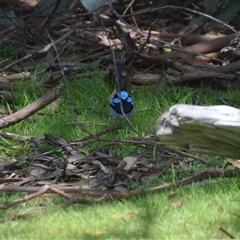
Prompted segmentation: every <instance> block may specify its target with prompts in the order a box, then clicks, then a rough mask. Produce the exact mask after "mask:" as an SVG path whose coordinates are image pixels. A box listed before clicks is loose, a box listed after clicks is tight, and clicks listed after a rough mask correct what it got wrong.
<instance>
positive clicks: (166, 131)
mask: <svg viewBox="0 0 240 240" xmlns="http://www.w3.org/2000/svg"><path fill="white" fill-rule="evenodd" d="M156 135H157V137H158V138H159V139H160V141H162V142H166V143H170V144H173V145H176V146H179V147H183V148H186V149H189V150H190V151H194V152H198V153H204V154H210V155H216V156H225V157H231V158H239V157H240V110H239V109H236V108H233V107H230V106H225V105H218V106H195V105H185V104H179V105H174V106H172V107H171V108H170V109H169V110H168V111H166V112H165V113H164V114H163V115H162V116H161V117H160V118H159V119H158V123H157V131H156Z"/></svg>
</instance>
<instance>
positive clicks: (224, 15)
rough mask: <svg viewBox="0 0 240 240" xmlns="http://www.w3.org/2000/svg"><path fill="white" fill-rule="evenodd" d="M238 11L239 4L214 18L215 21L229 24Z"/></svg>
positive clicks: (239, 8) (239, 9)
mask: <svg viewBox="0 0 240 240" xmlns="http://www.w3.org/2000/svg"><path fill="white" fill-rule="evenodd" d="M239 11H240V2H238V3H234V4H233V5H231V6H229V7H228V8H227V9H226V10H225V11H224V12H222V13H220V14H219V15H217V16H216V18H217V19H219V20H221V21H223V22H225V23H229V22H230V21H231V20H232V19H233V18H234V17H235V16H236V15H237V13H238V12H239Z"/></svg>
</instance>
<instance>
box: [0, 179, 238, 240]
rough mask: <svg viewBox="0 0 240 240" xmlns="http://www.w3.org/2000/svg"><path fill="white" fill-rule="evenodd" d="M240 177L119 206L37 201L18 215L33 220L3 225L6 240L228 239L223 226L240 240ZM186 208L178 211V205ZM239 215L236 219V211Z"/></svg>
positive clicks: (1, 232)
mask: <svg viewBox="0 0 240 240" xmlns="http://www.w3.org/2000/svg"><path fill="white" fill-rule="evenodd" d="M239 189H240V179H230V180H227V179H220V180H219V181H218V182H214V183H207V184H205V185H202V186H201V185H199V186H198V185H195V186H191V187H188V188H186V187H180V188H178V189H173V190H171V191H170V192H169V191H168V192H162V193H154V194H148V195H146V196H141V197H138V198H132V199H129V200H124V201H117V202H114V203H105V204H102V205H95V206H86V205H73V206H71V207H69V208H67V209H61V208H60V207H59V204H60V202H59V200H53V201H51V202H49V203H48V204H47V207H46V208H45V209H39V208H40V206H39V204H37V201H36V200H34V201H33V202H32V204H31V206H32V208H31V210H29V203H27V204H26V205H25V204H23V205H22V207H21V209H19V208H17V209H11V210H9V212H11V213H12V214H13V213H32V214H34V215H35V216H34V217H31V218H28V219H18V220H15V221H8V222H5V223H2V224H1V225H0V238H1V239H33V238H34V239H194V238H195V239H214V238H215V239H222V238H225V239H226V238H227V236H226V235H224V234H223V233H222V232H221V231H220V230H219V227H223V228H224V229H226V230H227V231H228V232H230V233H231V234H233V235H234V236H235V237H236V238H239V237H240V232H239V221H240V207H239ZM177 201H181V202H182V205H181V206H179V207H176V208H174V207H173V204H174V203H176V202H177ZM230 212H233V213H234V214H236V215H238V216H235V215H233V214H232V213H230Z"/></svg>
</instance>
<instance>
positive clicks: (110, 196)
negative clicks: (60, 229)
mask: <svg viewBox="0 0 240 240" xmlns="http://www.w3.org/2000/svg"><path fill="white" fill-rule="evenodd" d="M239 174H240V171H239V169H230V170H229V169H228V170H223V169H214V170H204V171H201V172H199V173H197V174H195V175H193V176H190V177H188V178H185V179H183V180H179V181H176V182H172V183H167V184H163V185H160V186H156V187H152V188H148V189H146V190H133V191H129V192H127V193H116V192H113V191H104V190H97V189H81V188H79V187H51V186H48V185H46V186H44V187H43V188H42V187H14V186H4V185H0V191H4V192H18V193H23V192H25V193H33V194H30V195H28V196H26V197H24V198H21V199H17V200H15V201H12V202H10V203H6V204H3V205H1V206H0V209H3V210H6V209H8V208H10V207H12V206H14V205H16V204H19V203H22V202H26V201H29V200H31V199H33V198H36V197H39V196H41V195H43V194H45V193H55V194H58V195H60V196H63V197H65V198H67V199H69V202H66V203H65V204H64V207H67V206H69V205H71V204H75V203H85V204H96V203H101V202H105V201H109V200H117V199H126V198H130V197H136V196H139V195H145V194H149V193H154V192H160V191H165V190H168V189H171V188H174V187H178V186H181V185H189V184H193V183H196V182H200V181H203V180H205V179H209V178H216V177H233V176H236V175H239ZM70 194H74V196H71V195H70ZM76 194H77V195H78V196H79V197H76ZM84 196H85V197H84ZM87 196H95V197H96V196H100V198H98V199H96V200H89V199H88V198H87Z"/></svg>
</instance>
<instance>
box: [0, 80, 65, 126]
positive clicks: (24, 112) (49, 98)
mask: <svg viewBox="0 0 240 240" xmlns="http://www.w3.org/2000/svg"><path fill="white" fill-rule="evenodd" d="M62 87H63V85H62V84H60V85H58V86H57V87H55V88H54V89H52V90H51V91H49V92H48V93H47V94H45V95H44V96H42V97H40V98H39V99H37V100H36V101H35V102H33V103H31V104H29V105H28V106H26V107H25V108H23V109H21V110H19V111H17V112H15V113H13V114H11V115H9V116H6V117H4V118H1V119H0V129H3V128H5V127H9V126H11V125H14V124H16V123H18V122H20V121H22V120H23V119H26V118H28V117H30V116H31V115H33V114H34V113H36V112H37V111H39V110H41V109H42V108H44V107H45V106H47V105H48V104H50V103H51V102H53V101H54V100H56V99H57V98H58V97H59V96H60V94H61V91H62Z"/></svg>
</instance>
